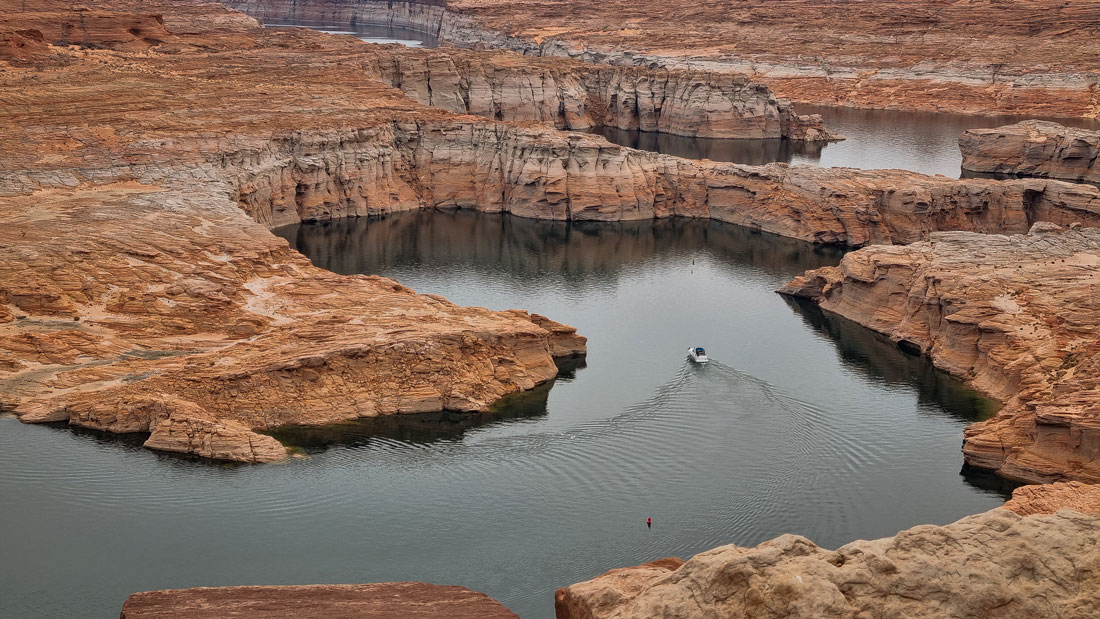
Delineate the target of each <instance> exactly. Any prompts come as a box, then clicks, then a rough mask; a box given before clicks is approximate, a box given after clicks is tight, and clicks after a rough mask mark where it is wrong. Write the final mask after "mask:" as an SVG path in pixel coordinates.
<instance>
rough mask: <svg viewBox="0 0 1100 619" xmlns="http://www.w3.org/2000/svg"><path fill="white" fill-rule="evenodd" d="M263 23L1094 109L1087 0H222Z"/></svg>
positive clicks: (924, 97) (1094, 16) (898, 100)
mask: <svg viewBox="0 0 1100 619" xmlns="http://www.w3.org/2000/svg"><path fill="white" fill-rule="evenodd" d="M226 1H227V3H228V4H229V5H231V6H233V7H235V8H239V9H242V10H245V11H247V12H249V13H251V14H253V15H260V16H263V17H264V18H266V19H270V20H285V19H294V18H297V19H315V20H323V21H325V22H327V23H354V22H355V21H358V23H382V24H394V25H400V26H408V27H412V28H416V29H421V30H425V31H428V32H431V33H433V34H438V36H439V37H440V38H441V39H442V40H444V41H447V42H450V43H453V44H455V45H459V46H465V47H489V48H494V49H513V50H516V51H520V52H523V53H524V54H526V55H543V56H568V57H573V58H579V59H584V60H591V61H596V62H604V63H610V64H625V65H630V64H641V65H645V66H654V65H656V66H664V67H670V68H672V67H693V68H699V69H708V70H718V71H734V72H739V73H745V74H748V75H750V76H751V77H753V79H756V80H759V81H763V82H764V83H766V84H768V85H769V86H771V88H772V89H773V90H774V91H775V92H776V93H777V94H778V95H779V96H781V97H786V98H789V99H792V100H795V101H799V102H806V103H825V104H839V105H849V106H858V107H874V108H891V109H920V110H939V111H953V112H966V113H982V114H992V113H1018V114H1031V115H1053V116H1073V117H1082V116H1083V117H1091V118H1095V117H1097V115H1098V114H1100V88H1098V84H1100V69H1098V67H1097V65H1096V58H1097V57H1100V38H1097V36H1096V31H1097V28H1098V27H1100V6H1098V5H1097V4H1096V3H1095V2H1092V1H1091V0H1068V1H1063V0H1058V1H1055V0H940V1H937V2H927V1H925V0H891V1H885V0H825V1H820V0H779V1H769V2H755V1H752V0H724V1H722V2H704V3H679V4H677V3H672V4H670V3H667V2H660V1H658V0H644V1H641V2H639V1H636V0H630V1H627V0H620V1H617V2H605V1H595V0H571V1H569V2H564V3H562V2H545V1H542V0H523V1H520V2H514V1H511V0H509V1H507V2H505V1H503V0H447V1H445V2H444V1H441V0H428V1H414V2H401V1H388V0H387V1H385V2H383V1H381V0H293V1H292V0H226Z"/></svg>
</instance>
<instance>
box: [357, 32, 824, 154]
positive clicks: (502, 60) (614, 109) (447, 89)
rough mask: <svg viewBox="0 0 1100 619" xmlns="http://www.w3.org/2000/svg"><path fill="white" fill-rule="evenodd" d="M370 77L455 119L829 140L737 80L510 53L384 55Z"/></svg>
mask: <svg viewBox="0 0 1100 619" xmlns="http://www.w3.org/2000/svg"><path fill="white" fill-rule="evenodd" d="M387 52H388V53H387V55H386V56H385V57H381V58H379V59H378V65H377V67H376V68H375V72H376V73H377V75H378V76H379V78H380V79H381V80H382V81H384V82H385V83H387V84H390V85H392V86H394V87H396V88H399V89H401V91H402V92H404V93H405V94H406V95H407V96H409V97H410V98H412V99H414V100H415V101H418V102H420V103H423V104H424V105H431V106H435V107H439V108H442V109H445V110H447V111H450V112H456V113H459V114H476V115H478V116H483V117H486V118H492V119H495V120H505V121H516V122H523V121H538V122H543V123H548V124H551V125H553V126H555V127H557V128H558V129H572V130H582V131H583V130H588V129H592V128H594V127H614V128H616V129H627V130H641V131H650V132H655V133H667V134H671V135H682V136H694V137H704V138H756V139H759V138H787V139H793V140H801V141H809V142H821V141H825V140H832V139H836V137H835V136H833V135H831V134H830V133H828V132H827V131H826V130H825V128H824V127H823V126H822V121H821V117H820V116H819V115H802V116H800V115H798V114H795V113H794V111H793V110H792V108H791V104H790V103H789V102H787V101H783V100H777V99H776V98H775V95H773V94H772V92H771V91H770V90H769V89H768V87H767V86H765V85H764V84H762V83H759V82H753V81H750V80H749V79H748V78H747V77H745V76H744V75H740V74H731V73H718V72H708V71H697V70H669V69H648V68H642V67H631V66H610V65H600V64H589V63H584V62H579V61H572V60H564V59H560V58H531V57H527V56H520V55H518V54H515V53H513V52H471V51H466V50H447V49H439V50H433V51H431V52H425V51H424V50H412V49H408V50H404V49H401V48H398V49H391V50H387Z"/></svg>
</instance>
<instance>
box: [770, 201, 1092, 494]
mask: <svg viewBox="0 0 1100 619" xmlns="http://www.w3.org/2000/svg"><path fill="white" fill-rule="evenodd" d="M1097 290H1100V230H1098V229H1095V228H1074V229H1069V230H1061V229H1059V228H1058V226H1055V225H1052V224H1049V223H1039V224H1036V225H1035V226H1033V227H1032V230H1031V232H1030V233H1029V234H1027V235H1015V236H999V235H977V234H968V233H959V232H944V233H937V234H933V235H932V236H931V238H930V240H929V241H925V242H920V243H913V244H911V245H907V246H904V247H886V246H875V247H868V248H864V249H862V250H860V251H858V252H854V253H851V254H848V255H847V256H845V257H844V259H843V260H842V261H841V263H840V265H839V266H836V267H825V268H822V269H817V270H814V271H809V272H807V273H806V274H805V275H803V276H801V277H799V278H796V279H795V280H794V281H792V282H791V283H790V284H788V285H787V286H786V287H785V288H783V289H782V290H781V292H783V293H786V294H791V295H796V296H802V297H808V298H811V299H814V300H815V301H816V302H817V303H818V304H819V305H820V306H821V307H822V308H823V309H826V310H829V311H831V312H835V313H838V314H840V315H842V316H845V317H847V318H850V319H852V320H854V321H856V322H858V323H860V324H862V325H865V326H868V327H870V328H872V329H874V330H876V331H879V332H882V333H885V334H887V335H889V336H890V337H891V338H893V339H894V340H896V341H898V342H899V343H900V344H901V345H903V346H904V347H905V348H907V349H909V350H913V351H915V352H922V353H926V354H928V355H929V356H930V357H931V358H932V360H933V362H934V363H935V364H936V366H937V367H939V368H942V369H944V370H946V371H948V372H950V373H951V374H954V375H956V376H959V377H961V378H964V379H966V380H968V381H969V382H970V383H971V384H973V385H974V386H975V387H977V388H978V389H981V390H982V391H985V392H987V393H989V394H991V395H993V396H994V397H996V398H998V399H1001V400H1003V401H1005V403H1006V404H1005V406H1004V408H1003V409H1002V410H1001V411H1000V412H999V413H998V414H997V415H996V416H995V417H993V418H992V419H990V420H988V421H984V422H980V423H976V424H974V425H972V426H970V427H969V428H967V430H966V438H965V442H964V445H963V454H964V456H965V458H966V462H967V463H968V464H970V465H972V466H975V467H977V468H983V469H990V470H994V471H996V472H997V473H999V474H1001V475H1003V476H1005V477H1009V478H1012V479H1018V480H1022V481H1029V482H1050V481H1056V480H1065V479H1076V480H1081V481H1088V482H1094V483H1095V482H1100V336H1098V334H1100V297H1098V296H1097V295H1096V294H1095V293H1096V291H1097Z"/></svg>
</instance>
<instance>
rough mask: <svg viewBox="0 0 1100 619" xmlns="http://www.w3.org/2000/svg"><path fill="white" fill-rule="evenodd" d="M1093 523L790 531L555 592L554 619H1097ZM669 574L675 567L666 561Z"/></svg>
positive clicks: (1054, 518)
mask: <svg viewBox="0 0 1100 619" xmlns="http://www.w3.org/2000/svg"><path fill="white" fill-rule="evenodd" d="M1098 542H1100V515H1096V514H1091V515H1086V514H1081V513H1078V512H1073V511H1070V510H1062V511H1059V512H1058V513H1056V514H1052V515H1035V516H1029V517H1026V518H1025V517H1021V516H1019V515H1017V514H1015V513H1013V512H1011V511H1009V510H1007V509H994V510H992V511H989V512H986V513H984V514H978V515H976V516H969V517H966V518H963V519H962V520H959V521H958V522H955V523H953V524H949V525H946V526H932V525H922V526H918V527H914V528H912V529H909V530H906V531H902V532H901V533H898V534H897V535H896V536H894V537H887V538H883V539H878V540H871V541H865V540H859V541H855V542H852V543H850V544H847V545H845V546H842V547H840V548H838V549H836V550H826V549H824V548H820V547H818V546H816V545H815V544H814V543H813V542H811V541H810V540H808V539H806V538H804V537H801V536H798V535H782V536H780V537H777V538H775V539H773V540H770V541H767V542H764V543H763V544H760V545H759V546H756V547H754V548H741V547H738V546H733V545H730V546H720V547H718V548H715V549H713V550H708V551H706V552H702V553H700V554H697V555H695V556H694V557H692V558H690V559H689V560H688V561H687V562H686V563H684V564H683V565H682V566H679V567H675V568H673V569H668V568H662V567H653V566H640V567H637V568H626V569H623V570H613V571H611V572H608V573H607V574H604V575H602V576H598V577H596V578H595V579H593V580H590V581H587V582H583V583H578V584H575V585H572V586H570V587H566V588H564V589H559V590H558V592H557V595H556V596H555V597H556V599H555V605H556V610H557V616H558V618H559V619H628V618H638V619H643V618H644V619H655V618H669V619H671V618H673V617H715V618H717V617H753V618H764V617H768V618H775V619H780V618H793V617H805V618H807V619H809V618H814V619H818V618H823V617H836V618H853V619H854V618H856V617H902V616H904V617H928V618H933V617H937V618H938V617H1063V618H1078V619H1085V618H1086V617H1094V616H1097V614H1100V596H1098V595H1097V591H1100V553H1097V552H1096V544H1097V543H1098ZM668 567H672V565H669V566H668Z"/></svg>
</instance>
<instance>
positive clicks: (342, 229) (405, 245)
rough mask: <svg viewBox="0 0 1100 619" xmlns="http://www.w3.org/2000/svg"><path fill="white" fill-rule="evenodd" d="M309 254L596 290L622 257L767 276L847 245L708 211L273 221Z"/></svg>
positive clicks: (614, 273) (388, 267) (335, 262)
mask: <svg viewBox="0 0 1100 619" xmlns="http://www.w3.org/2000/svg"><path fill="white" fill-rule="evenodd" d="M273 232H274V233H275V234H276V235H277V236H280V237H282V238H284V239H286V240H287V241H289V242H290V245H291V247H294V248H295V249H297V250H298V251H300V252H302V253H303V254H305V255H306V256H308V257H309V259H310V260H311V261H312V262H313V264H315V265H317V266H319V267H321V268H324V269H328V270H330V271H333V272H336V273H340V274H344V275H350V274H356V273H387V272H393V271H395V270H397V269H399V268H400V269H406V270H410V269H420V268H430V269H437V270H438V269H455V270H469V271H478V272H485V271H494V272H502V273H508V275H509V277H510V278H512V279H513V281H515V282H518V283H520V284H521V285H528V284H529V285H531V286H533V287H541V286H543V285H544V282H543V279H542V278H544V277H545V276H547V275H554V276H557V277H561V278H562V279H563V280H565V281H567V282H570V284H572V285H573V286H574V287H575V288H576V289H578V290H581V291H585V292H587V291H589V290H603V289H604V286H605V285H606V283H607V282H609V281H615V280H616V279H618V277H619V275H620V274H621V273H622V272H623V271H624V269H627V268H629V267H633V266H635V265H640V264H644V263H646V262H647V261H652V260H654V259H664V258H677V257H682V256H686V255H695V254H698V253H700V252H704V253H707V254H709V255H711V256H713V257H715V258H716V259H717V260H719V261H721V262H722V263H725V264H728V265H730V267H731V268H738V269H745V268H748V269H750V270H752V271H755V272H757V273H759V274H763V275H767V276H769V277H775V278H787V279H789V278H791V277H794V276H795V275H799V274H801V273H802V272H803V271H805V270H806V269H814V268H818V267H821V266H828V265H835V264H837V263H838V262H839V261H840V259H841V258H842V257H843V256H844V254H845V253H846V252H847V250H846V249H844V248H840V247H834V246H825V245H814V244H812V243H806V242H803V241H798V240H795V239H789V238H786V237H781V236H778V235H774V234H769V233H766V232H760V231H754V230H750V229H747V228H743V227H740V226H735V225H732V224H726V223H723V222H719V221H711V220H706V219H691V218H685V217H674V218H668V219H657V220H645V221H627V222H591V221H581V222H570V221H546V220H536V219H526V218H523V217H515V216H513V215H508V214H499V213H479V212H476V211H469V210H449V211H432V210H418V211H411V212H406V213H395V214H392V215H387V216H384V217H360V218H354V219H340V220H335V221H323V222H310V223H303V224H292V225H289V226H284V227H281V228H277V229H276V230H274V231H273Z"/></svg>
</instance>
